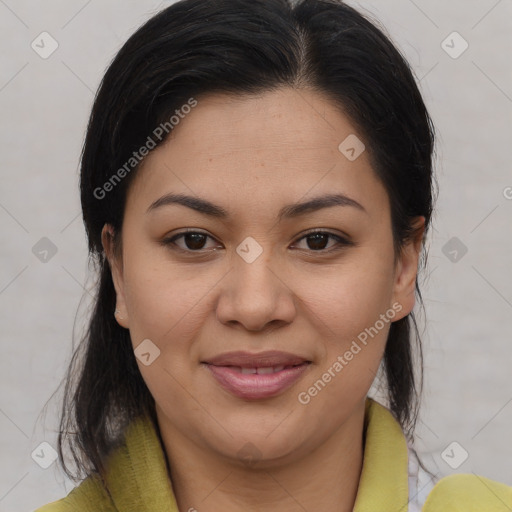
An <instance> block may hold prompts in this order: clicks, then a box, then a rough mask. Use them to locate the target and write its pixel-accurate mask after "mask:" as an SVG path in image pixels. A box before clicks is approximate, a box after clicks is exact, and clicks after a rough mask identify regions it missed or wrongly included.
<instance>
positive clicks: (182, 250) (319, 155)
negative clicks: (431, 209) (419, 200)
mask: <svg viewBox="0 0 512 512" xmlns="http://www.w3.org/2000/svg"><path fill="white" fill-rule="evenodd" d="M347 137H348V139H347ZM355 137H358V138H359V140H358V139H356V138H355ZM361 139H362V138H361V136H360V135H359V134H358V133H357V131H356V129H355V128H354V127H353V126H352V125H351V123H350V122H349V120H348V119H347V117H345V116H344V115H343V114H342V113H341V112H340V111H339V110H337V109H336V108H335V107H334V106H333V104H332V102H330V101H329V100H328V99H326V98H324V97H323V96H320V95H319V94H318V93H316V92H312V91H308V90H300V91H297V90H293V89H288V88H283V89H280V90H279V91H273V92H268V93H265V94H262V95H259V96H252V97H238V98H236V99H234V98H228V97H227V96H221V95H211V96H209V97H205V98H203V99H200V100H199V101H198V104H197V106H196V107H195V108H193V109H192V110H191V112H190V113H189V114H188V115H186V116H184V118H183V119H182V120H181V121H180V123H179V124H178V125H177V126H175V127H174V130H173V132H172V136H171V138H170V139H169V140H168V141H167V142H166V143H165V144H164V145H161V146H160V147H158V148H156V149H154V150H153V151H151V152H150V153H149V155H148V156H147V157H146V158H145V160H144V163H143V167H142V168H141V169H140V170H139V171H138V174H137V176H136V178H135V179H134V182H133V183H132V185H131V187H130V189H129V192H128V197H127V203H126V210H125V216H124V221H123V228H122V248H123V249H122V258H119V259H117V260H115V261H114V260H113V259H112V252H111V246H110V239H109V237H108V236H107V228H105V229H104V231H103V242H104V246H105V248H106V250H107V254H109V259H110V261H111V264H113V276H114V283H115V287H116V291H117V308H118V310H119V315H118V316H117V319H118V322H119V323H120V324H121V325H122V326H124V327H126V328H128V329H129V331H130V336H131V339H132V343H133V348H134V349H137V350H136V354H137V356H138V365H139V368H140V371H141V374H142V377H143V378H144V380H145V382H146V384H147V386H148V388H149V390H150V391H151V393H152V395H153V397H154V398H155V401H156V406H157V413H158V417H159V423H160V425H161V427H162V428H164V426H165V428H166V429H167V430H168V431H173V433H174V434H173V435H174V436H175V438H176V439H178V438H181V439H183V440H186V442H189V443H193V444H194V445H195V446H197V447H199V448H200V449H201V450H203V452H204V453H210V454H216V455H218V456H222V457H228V458H229V459H230V460H233V461H234V460H238V459H240V460H241V459H244V458H246V457H249V458H251V457H252V458H253V459H254V458H258V459H260V461H262V462H263V461H265V460H267V461H268V463H272V462H276V461H281V462H282V461H285V460H294V458H296V457H301V456H303V455H305V454H306V453H310V452H311V451H312V450H313V449H315V448H317V447H319V446H320V445H322V443H324V442H326V441H327V440H329V439H330V438H331V437H332V436H333V434H335V433H336V432H339V431H340V430H342V429H341V427H342V426H343V425H344V424H348V423H349V422H350V418H352V417H353V416H354V415H355V414H358V415H361V414H362V411H363V407H364V401H365V397H366V394H367V391H368V390H369V388H370V386H371V384H372V381H373V379H374V377H375V374H376V372H377V369H378V367H379V364H380V361H381V358H382V356H383V351H384V348H385V343H386V338H387V335H388V331H389V327H390V322H392V321H396V320H398V319H400V318H402V317H403V316H405V315H406V314H408V313H409V312H410V311H411V309H412V307H413V305H414V283H415V276H416V270H417V262H418V259H417V258H418V251H419V244H418V240H417V241H416V244H412V243H410V244H409V245H407V246H406V247H405V249H404V252H403V254H402V255H401V257H400V258H399V260H398V262H397V264H396V266H395V264H394V253H393V238H392V230H391V220H390V208H389V203H388V196H387V193H386V190H385V188H384V187H383V185H382V184H381V182H380V181H379V180H378V179H377V177H376V175H375V173H374V172H373V170H372V168H371V166H370V161H369V156H368V152H367V151H365V150H363V146H362V145H361ZM344 141H345V142H344ZM340 144H341V147H340ZM171 195H174V196H176V195H181V196H190V198H191V199H190V200H188V204H189V206H186V205H184V204H183V202H173V201H172V200H171ZM335 196H336V197H335ZM329 197H330V198H331V199H329V200H327V198H329ZM166 198H167V199H166ZM309 203H310V204H309ZM308 204H309V205H308ZM301 205H303V206H301ZM420 220H423V219H422V218H420ZM185 230H189V231H191V232H193V234H188V235H183V233H184V231H185ZM312 230H316V231H319V232H320V233H317V234H316V235H315V234H311V233H310V232H311V231H312ZM148 340H149V341H148ZM141 343H143V345H141V346H140V347H139V345H140V344H141ZM137 347H139V348H137ZM158 351H159V352H158ZM270 351H272V353H270V354H269V353H268V352H270ZM234 352H237V353H238V354H234ZM241 352H243V354H240V353H241ZM264 353H267V354H264ZM242 367H244V370H243V371H242ZM283 367H284V368H283ZM256 368H264V369H263V370H258V369H256ZM255 371H256V374H254V372H255ZM246 452H252V453H246Z"/></svg>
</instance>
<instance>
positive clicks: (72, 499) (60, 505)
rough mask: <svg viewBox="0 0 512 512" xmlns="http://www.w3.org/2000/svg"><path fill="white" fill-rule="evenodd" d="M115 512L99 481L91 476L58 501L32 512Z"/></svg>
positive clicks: (94, 476)
mask: <svg viewBox="0 0 512 512" xmlns="http://www.w3.org/2000/svg"><path fill="white" fill-rule="evenodd" d="M99 511H101V512H116V508H115V507H114V506H113V503H112V501H111V499H110V497H109V495H108V494H107V492H106V491H105V488H104V486H103V485H102V483H101V481H100V479H99V478H98V477H97V476H96V475H91V476H89V477H87V478H86V479H85V480H83V481H82V482H81V483H80V484H79V485H78V486H77V487H75V488H74V489H72V490H71V492H70V493H69V494H68V495H67V496H66V497H64V498H61V499H60V500H57V501H53V502H52V503H48V504H47V505H44V506H42V507H40V508H38V509H36V510H35V511H34V512H99Z"/></svg>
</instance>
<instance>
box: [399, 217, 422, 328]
mask: <svg viewBox="0 0 512 512" xmlns="http://www.w3.org/2000/svg"><path fill="white" fill-rule="evenodd" d="M413 228H414V232H413V235H412V236H411V238H410V240H408V241H407V242H406V243H405V245H404V246H403V247H402V251H401V253H400V257H399V260H398V262H397V265H396V269H395V282H394V290H393V302H392V303H393V304H394V303H396V302H398V303H399V304H401V306H402V309H401V311H400V315H399V316H398V317H396V320H400V318H403V317H405V316H407V315H408V314H409V313H410V312H411V311H412V309H413V308H414V304H415V302H416V276H417V274H418V262H419V257H420V254H421V248H422V241H423V234H424V232H425V217H423V216H422V217H417V218H416V219H415V221H414V222H413Z"/></svg>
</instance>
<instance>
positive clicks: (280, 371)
mask: <svg viewBox="0 0 512 512" xmlns="http://www.w3.org/2000/svg"><path fill="white" fill-rule="evenodd" d="M202 364H203V365H204V366H206V368H208V370H209V371H210V373H211V375H212V376H213V377H214V379H215V380H216V382H217V383H218V384H220V385H221V386H222V388H224V389H225V390H226V391H228V392H229V393H230V394H232V395H234V396H236V397H238V398H243V399H246V400H261V399H265V398H271V397H274V396H277V395H280V394H282V393H284V391H286V390H287V389H288V388H290V387H291V386H292V385H293V384H295V383H296V382H297V380H298V379H299V378H300V377H301V376H302V375H303V374H304V372H305V371H306V370H307V369H308V368H309V366H310V364H311V361H310V360H308V359H306V358H304V357H301V356H298V355H295V354H290V353H287V352H278V351H272V352H261V353H259V354H251V353H249V352H229V353H226V354H221V355H219V356H216V357H213V358H211V359H209V360H207V361H202Z"/></svg>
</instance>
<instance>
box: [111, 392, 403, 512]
mask: <svg viewBox="0 0 512 512" xmlns="http://www.w3.org/2000/svg"><path fill="white" fill-rule="evenodd" d="M364 424H365V429H366V430H365V431H366V434H365V445H364V457H363V467H362V471H361V476H360V480H359V488H358V491H357V496H356V501H355V505H354V512H374V511H375V510H392V511H393V512H406V511H407V507H408V501H409V500H408V450H407V442H406V439H405V436H404V434H403V432H402V429H401V427H400V425H399V423H398V422H397V421H396V420H395V418H394V417H393V415H392V414H391V412H390V411H389V410H388V409H387V408H385V407H384V406H382V405H381V404H379V403H378V402H376V401H375V400H373V399H371V398H367V399H366V404H365V423H364ZM125 440H126V446H125V447H122V448H121V449H118V450H116V451H114V453H113V454H112V456H111V457H110V458H109V459H108V466H107V469H108V472H107V482H108V486H109V489H110V493H111V498H112V500H113V502H114V505H115V507H116V510H118V511H119V512H141V511H159V512H160V511H166V512H179V511H178V506H177V503H176V498H175V496H174V492H173V489H172V484H171V481H170V479H169V476H168V471H167V463H166V459H165V454H164V451H163V447H162V443H161V441H160V438H159V436H158V433H157V431H156V429H155V427H154V425H153V423H152V421H151V419H150V418H149V417H148V416H141V417H139V418H137V419H136V420H134V421H133V422H132V423H131V424H130V425H129V427H128V428H127V431H126V434H125Z"/></svg>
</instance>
